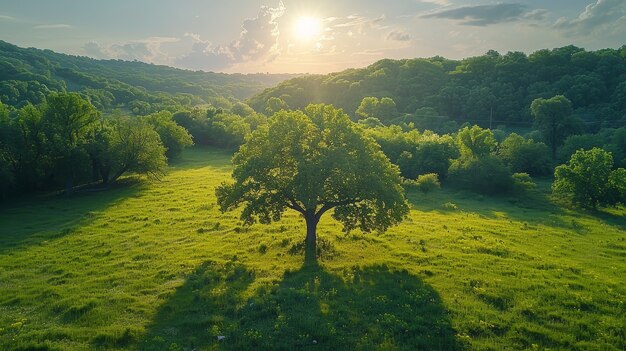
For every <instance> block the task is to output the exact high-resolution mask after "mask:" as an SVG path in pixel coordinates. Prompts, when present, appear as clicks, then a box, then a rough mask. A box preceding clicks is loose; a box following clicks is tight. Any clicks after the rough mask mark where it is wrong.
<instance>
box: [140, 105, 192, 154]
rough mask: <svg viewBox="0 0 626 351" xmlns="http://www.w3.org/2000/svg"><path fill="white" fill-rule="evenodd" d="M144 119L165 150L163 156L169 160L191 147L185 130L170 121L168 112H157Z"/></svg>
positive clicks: (170, 116)
mask: <svg viewBox="0 0 626 351" xmlns="http://www.w3.org/2000/svg"><path fill="white" fill-rule="evenodd" d="M146 119H147V121H148V123H150V124H151V125H152V126H153V127H154V130H156V132H157V133H158V134H159V137H160V138H161V142H163V146H165V148H166V150H167V151H166V152H165V155H166V156H167V157H168V158H169V159H173V158H177V157H178V156H180V154H181V153H182V152H183V150H184V149H185V148H187V147H189V146H191V145H193V140H192V138H191V135H189V132H188V131H187V129H185V128H184V127H181V126H180V125H178V124H177V123H176V122H175V121H174V120H173V119H172V114H171V113H170V112H168V111H161V112H157V113H154V114H151V115H149V116H147V117H146Z"/></svg>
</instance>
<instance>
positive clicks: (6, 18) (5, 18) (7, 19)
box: [0, 15, 15, 21]
mask: <svg viewBox="0 0 626 351" xmlns="http://www.w3.org/2000/svg"><path fill="white" fill-rule="evenodd" d="M2 20H4V21H15V17H11V16H7V15H0V21H2Z"/></svg>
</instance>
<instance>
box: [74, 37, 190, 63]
mask: <svg viewBox="0 0 626 351" xmlns="http://www.w3.org/2000/svg"><path fill="white" fill-rule="evenodd" d="M179 40H180V39H178V38H170V37H152V38H147V39H144V40H135V41H130V42H126V43H121V44H112V45H108V46H102V45H100V44H98V43H97V42H95V41H91V42H89V43H87V44H85V45H83V51H84V52H85V54H87V56H90V57H93V58H97V59H121V60H127V61H134V60H137V61H143V62H152V63H170V61H171V58H170V57H169V56H168V54H166V53H164V52H163V51H162V50H161V46H162V45H163V44H164V43H175V42H178V41H179Z"/></svg>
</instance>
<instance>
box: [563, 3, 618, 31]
mask: <svg viewBox="0 0 626 351" xmlns="http://www.w3.org/2000/svg"><path fill="white" fill-rule="evenodd" d="M625 19H626V2H624V0H597V1H596V2H595V3H592V4H589V5H587V7H586V8H585V10H584V11H583V12H582V13H581V14H580V15H579V16H578V17H577V18H575V19H567V18H560V19H559V20H558V21H557V22H556V23H555V25H554V27H555V28H557V29H561V30H563V31H564V33H565V34H567V35H589V34H592V33H595V32H598V31H607V30H609V31H610V30H613V29H616V27H617V26H619V25H620V22H622V23H621V24H622V25H623V23H624V22H623V21H624V20H625Z"/></svg>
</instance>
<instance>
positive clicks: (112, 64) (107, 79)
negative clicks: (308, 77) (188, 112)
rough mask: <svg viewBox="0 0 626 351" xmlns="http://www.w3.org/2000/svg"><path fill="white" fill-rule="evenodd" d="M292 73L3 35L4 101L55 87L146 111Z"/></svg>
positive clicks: (239, 94)
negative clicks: (51, 46) (22, 42)
mask: <svg viewBox="0 0 626 351" xmlns="http://www.w3.org/2000/svg"><path fill="white" fill-rule="evenodd" d="M295 76H296V75H288V74H247V75H243V74H232V75H227V74H222V73H212V72H202V71H189V70H182V69H176V68H171V67H166V66H161V65H152V64H146V63H142V62H137V61H135V62H128V61H122V60H94V59H91V58H87V57H78V56H70V55H64V54H58V53H55V52H52V51H50V50H37V49H32V48H29V49H23V48H19V47H17V46H14V45H11V44H8V43H6V42H3V41H0V101H2V102H3V103H6V104H9V105H12V106H15V107H18V108H20V107H22V106H24V105H25V104H26V103H28V102H30V103H32V104H40V103H43V102H45V101H46V100H45V99H46V98H45V97H46V96H47V95H49V94H50V93H52V92H78V93H80V94H81V95H82V96H83V97H85V98H86V99H87V100H89V101H90V102H91V103H92V104H93V105H94V106H95V107H96V108H98V109H99V110H101V111H107V112H108V111H111V110H112V109H114V108H119V107H124V108H126V109H128V110H130V111H131V112H133V113H134V114H138V115H146V114H150V113H155V112H158V111H161V110H170V111H173V110H175V109H177V106H186V107H192V106H196V105H201V104H205V103H211V101H210V100H211V99H212V98H216V97H218V96H223V97H228V98H237V99H245V98H247V97H249V96H251V95H253V94H255V93H258V92H259V91H261V90H263V89H264V88H268V87H271V86H274V85H275V84H277V83H278V82H280V81H283V80H285V79H288V78H293V77H295Z"/></svg>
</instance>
